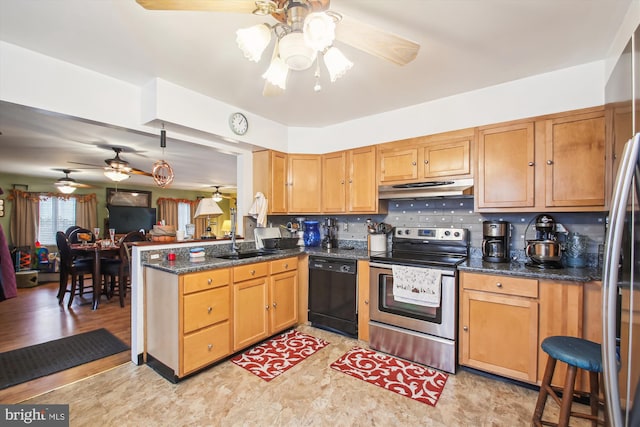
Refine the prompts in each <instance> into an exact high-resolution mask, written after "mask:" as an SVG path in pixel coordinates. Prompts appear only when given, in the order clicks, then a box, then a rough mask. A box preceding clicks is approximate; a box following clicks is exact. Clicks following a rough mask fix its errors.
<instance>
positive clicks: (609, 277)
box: [602, 133, 640, 427]
mask: <svg viewBox="0 0 640 427" xmlns="http://www.w3.org/2000/svg"><path fill="white" fill-rule="evenodd" d="M639 156H640V133H637V134H636V135H635V136H634V137H633V138H632V139H631V140H629V142H627V144H626V145H625V147H624V151H623V153H622V156H621V158H620V166H619V169H618V173H617V176H616V181H615V187H614V193H613V196H612V199H611V210H610V213H609V221H610V223H609V230H608V232H607V240H606V250H605V259H604V267H603V277H602V299H603V305H602V320H603V337H602V357H603V364H604V387H605V397H606V403H607V409H608V413H609V420H610V421H611V425H612V426H614V427H622V426H625V427H631V426H633V427H638V426H640V157H639Z"/></svg>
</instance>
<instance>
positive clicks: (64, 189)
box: [53, 169, 92, 194]
mask: <svg viewBox="0 0 640 427" xmlns="http://www.w3.org/2000/svg"><path fill="white" fill-rule="evenodd" d="M54 170H57V171H60V172H62V173H64V178H59V179H58V180H56V182H54V183H53V185H55V186H56V187H57V188H58V191H60V192H61V193H64V194H71V193H73V192H74V191H76V188H92V187H91V186H90V185H87V184H81V183H79V182H77V181H76V180H75V179H73V178H71V177H70V176H69V174H70V173H71V172H78V171H77V170H74V169H54Z"/></svg>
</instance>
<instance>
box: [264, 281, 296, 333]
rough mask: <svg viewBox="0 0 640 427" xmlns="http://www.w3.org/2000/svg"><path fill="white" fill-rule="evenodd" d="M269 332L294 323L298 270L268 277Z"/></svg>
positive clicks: (274, 331)
mask: <svg viewBox="0 0 640 427" xmlns="http://www.w3.org/2000/svg"><path fill="white" fill-rule="evenodd" d="M269 297H270V302H271V308H270V309H269V311H270V315H269V317H270V319H269V320H270V331H269V332H270V334H274V333H276V332H280V331H282V330H284V329H286V328H288V327H290V326H293V325H295V324H296V322H297V320H298V309H297V307H298V272H297V271H290V272H287V273H280V274H274V275H273V276H271V278H270V284H269Z"/></svg>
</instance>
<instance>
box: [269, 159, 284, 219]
mask: <svg viewBox="0 0 640 427" xmlns="http://www.w3.org/2000/svg"><path fill="white" fill-rule="evenodd" d="M270 163H271V172H270V175H269V178H270V180H271V185H270V188H271V191H270V193H271V194H270V195H271V198H270V199H269V211H270V212H272V213H287V212H288V209H287V196H288V189H289V186H288V185H287V178H288V174H287V166H288V164H287V155H286V154H284V153H279V152H277V151H272V152H271V162H270ZM267 197H269V196H267Z"/></svg>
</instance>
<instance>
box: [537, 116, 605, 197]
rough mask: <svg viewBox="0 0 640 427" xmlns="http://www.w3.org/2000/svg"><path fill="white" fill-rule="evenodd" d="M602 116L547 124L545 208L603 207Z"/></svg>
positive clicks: (549, 121)
mask: <svg viewBox="0 0 640 427" xmlns="http://www.w3.org/2000/svg"><path fill="white" fill-rule="evenodd" d="M604 123H605V119H604V113H603V112H596V113H590V114H580V115H576V116H568V117H562V118H558V119H551V120H547V123H546V138H545V139H546V144H545V153H546V158H545V163H546V175H545V176H546V191H545V192H546V205H547V207H563V206H568V207H573V206H594V207H599V208H604V206H605V169H606V168H605V154H606V152H605V129H604Z"/></svg>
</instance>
